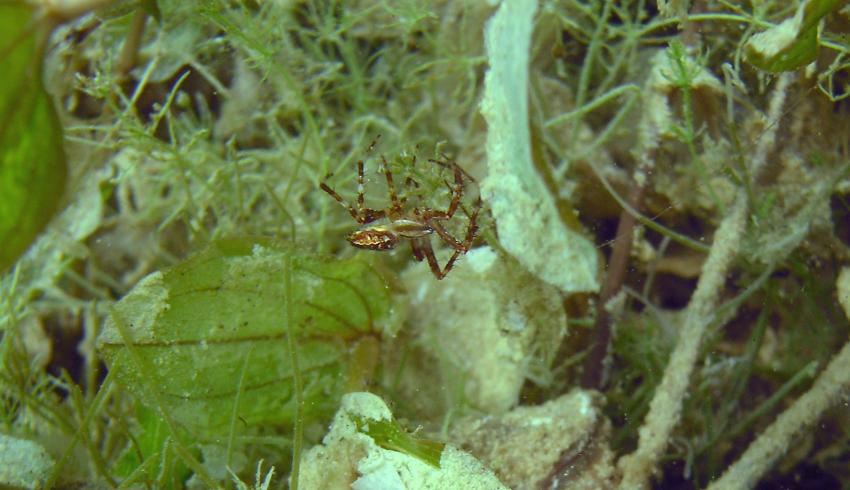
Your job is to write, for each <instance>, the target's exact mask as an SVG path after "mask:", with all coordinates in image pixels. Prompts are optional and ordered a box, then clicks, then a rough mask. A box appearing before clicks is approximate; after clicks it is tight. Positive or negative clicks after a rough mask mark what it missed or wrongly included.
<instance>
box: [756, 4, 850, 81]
mask: <svg viewBox="0 0 850 490" xmlns="http://www.w3.org/2000/svg"><path fill="white" fill-rule="evenodd" d="M845 4H847V0H809V1H807V2H805V3H804V4H802V5H801V6H800V8H799V9H798V10H797V13H796V14H795V15H794V17H791V18H789V19H786V20H785V21H783V22H782V23H780V24H779V25H776V26H774V27H772V28H770V29H768V30H766V31H764V32H761V33H759V34H756V35H755V36H753V37H752V38H750V40H749V41H747V44H746V46H745V50H746V54H747V60H748V61H749V62H750V63H752V64H753V65H754V66H756V67H757V68H761V69H762V70H767V71H770V72H781V71H791V70H796V69H797V68H800V67H802V66H805V65H807V64H809V63H811V62H812V61H814V60H815V59H816V58H817V56H818V23H819V22H820V20H821V18H823V16H825V15H826V14H828V13H830V12H833V11H835V10H837V9H839V8H841V7H842V6H843V5H845Z"/></svg>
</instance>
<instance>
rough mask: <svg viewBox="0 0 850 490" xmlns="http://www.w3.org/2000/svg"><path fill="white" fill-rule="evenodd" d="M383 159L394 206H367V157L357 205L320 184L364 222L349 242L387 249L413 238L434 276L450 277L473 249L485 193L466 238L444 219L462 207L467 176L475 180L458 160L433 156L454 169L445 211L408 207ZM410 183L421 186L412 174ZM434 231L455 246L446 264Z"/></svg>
mask: <svg viewBox="0 0 850 490" xmlns="http://www.w3.org/2000/svg"><path fill="white" fill-rule="evenodd" d="M377 142H378V139H377V138H376V139H375V140H374V141H372V144H371V145H369V148H368V149H367V150H366V152H367V153H368V152H370V151H371V150H372V148H374V147H375V144H376V143H377ZM381 161H382V162H383V172H384V176H385V177H386V179H387V190H388V191H389V196H390V207H389V208H387V209H372V208H367V207H365V206H364V198H363V194H364V184H363V181H364V178H363V160H358V161H357V205H356V207H355V206H352V205H351V204H349V203H348V202H347V201H346V200H345V199H343V198H342V197H341V196H340V195H339V194H337V193H336V191H334V190H333V189H331V188H330V187H328V185H327V184H326V183H325V182H322V183H320V184H319V187H320V188H321V189H322V190H323V191H325V192H327V193H328V194H329V195H330V196H331V197H333V198H334V199H336V201H337V202H338V203H340V204H341V205H342V206H343V207H344V208H345V209H346V210H347V211H348V213H349V214H350V215H351V217H352V218H354V219H355V220H356V221H357V222H358V223H360V229H358V230H355V231H353V232H351V233H350V234H349V235H348V241H349V243H351V244H352V245H353V246H355V247H358V248H365V249H370V250H379V251H383V250H392V249H394V248H395V247H396V245H398V244H399V242H401V240H405V239H406V240H410V247H411V249H412V250H413V257H414V258H415V259H416V261H417V262H422V260H427V261H428V266H429V267H430V268H431V272H432V273H433V274H434V277H436V278H437V279H442V278H444V277H446V274H448V273H449V271H450V270H452V266H454V264H455V261H457V259H458V257H460V256H461V255H462V254H465V253H466V252H468V251H469V248H470V246H471V245H472V241H473V239H475V232H476V231H477V230H478V225H477V223H476V219H477V217H478V212H479V211H480V210H481V197H480V196H479V197H478V198H476V200H475V203H474V205H473V211H472V214H471V215H468V216H469V225H468V227H467V229H466V236H465V237H464V239H463V240H462V241H461V240H458V239H457V238H455V237H453V236H452V235H451V234H450V233H449V232H448V231H447V230H446V228H445V227H444V225H443V223H445V222H447V221H448V220H450V219H452V217H453V216H454V215H455V213H456V212H457V210H458V209H459V208H460V207H461V206H460V201H461V198H463V193H464V190H465V187H466V185H465V182H464V178H465V179H466V180H469V181H470V182H474V181H475V180H474V179H473V178H472V176H470V175H469V174H468V173H466V171H464V170H463V169H462V168H460V166H459V165H458V164H457V163H455V162H451V161H448V160H429V162H431V163H434V164H436V165H440V166H442V167H444V168H448V169H450V170H452V171H453V174H454V186H452V185H451V184H449V183H448V182H447V181H444V183H445V184H446V185H447V186H448V187H449V189H451V191H452V200H451V203H449V207H448V209H446V210H445V211H441V210H438V209H432V208H429V207H412V208H410V209H405V204H406V203H407V198H406V197H402V198H399V197H398V194H397V192H396V187H395V183H394V181H393V174H392V171H390V168H389V165H388V164H387V160H386V158H384V156H383V155H382V156H381ZM413 163H414V164H415V163H416V158H415V157H414V159H413ZM329 177H330V174H328V176H326V177H325V180H326V181H327V178H329ZM409 185H413V186H416V187H418V186H419V184H418V183H417V182H416V181H414V180H413V179H412V178H410V177H408V178H407V179H406V180H405V186H409ZM464 212H465V211H464ZM376 222H377V223H376ZM434 234H436V235H437V236H438V237H440V239H442V240H443V242H444V243H446V244H447V245H448V246H449V247H451V248H452V249H454V253H452V256H451V257H450V258H449V261H448V262H446V265H445V266H444V267H442V268H441V267H440V264H439V263H438V262H437V257H436V256H435V255H434V249H433V247H432V246H431V235H434Z"/></svg>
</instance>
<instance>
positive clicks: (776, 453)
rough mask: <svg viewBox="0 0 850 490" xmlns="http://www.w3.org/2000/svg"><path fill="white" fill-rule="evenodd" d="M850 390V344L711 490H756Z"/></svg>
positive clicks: (845, 346) (709, 487)
mask: <svg viewBox="0 0 850 490" xmlns="http://www.w3.org/2000/svg"><path fill="white" fill-rule="evenodd" d="M848 390H850V342H848V343H847V344H845V345H844V347H843V348H842V349H841V352H839V353H838V355H836V356H835V357H834V358H833V359H832V361H831V362H830V363H829V366H827V368H826V369H825V370H824V372H823V373H822V374H821V375H820V376H819V377H818V379H817V381H815V384H814V386H812V389H810V390H809V391H807V392H806V393H805V394H804V395H803V396H801V397H800V398H799V399H798V400H797V401H795V402H794V404H793V405H791V407H790V408H789V409H788V410H786V411H785V412H783V413H782V414H781V415H780V416H779V417H778V418H777V419H776V421H775V422H774V423H773V424H771V425H770V427H768V428H767V429H766V430H765V431H764V432H763V433H762V434H761V435H760V436H759V437H758V439H756V440H755V441H754V442H753V443H752V444H750V447H749V448H747V451H746V452H744V454H743V455H742V456H741V457H740V458H738V460H737V461H736V462H735V463H734V464H733V465H732V466H730V467H729V469H727V470H726V473H724V474H723V476H722V477H720V479H718V480H716V481H715V482H714V483H712V484H711V485H709V486H708V488H707V490H719V489H724V490H734V489H747V488H753V487H754V486H755V484H756V483H758V480H759V478H761V476H762V475H763V474H764V473H765V472H766V471H767V470H768V469H770V467H771V466H772V465H773V463H774V462H775V461H776V460H777V459H778V458H779V457H780V456H782V455H783V454H785V452H786V451H787V450H788V446H789V444H790V443H791V441H792V439H793V438H794V436H796V435H798V434H799V433H801V432H802V431H803V430H805V429H806V428H807V427H810V426H811V425H813V424H814V423H815V422H816V421H817V420H818V419H819V418H820V416H821V414H823V412H824V411H825V410H827V409H828V408H830V407H831V406H832V405H834V404H835V402H837V401H838V400H840V399H841V396H842V395H844V394H846V393H847V391H848Z"/></svg>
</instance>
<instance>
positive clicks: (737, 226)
mask: <svg viewBox="0 0 850 490" xmlns="http://www.w3.org/2000/svg"><path fill="white" fill-rule="evenodd" d="M790 82H791V76H790V75H787V74H786V75H783V76H781V77H780V78H779V80H778V81H777V83H776V87H775V89H774V91H773V94H772V95H771V99H770V103H769V104H768V113H767V117H768V120H769V121H771V123H770V125H769V126H768V128H767V130H766V131H765V133H764V135H763V136H762V138H761V139H760V141H759V144H758V146H757V147H756V148H755V151H754V153H753V158H752V160H751V162H752V163H751V169H750V175H753V176H757V175H758V171H759V169H760V168H761V167H763V166H764V163H765V160H766V159H767V152H768V149H769V148H771V147H772V146H773V144H774V142H775V139H776V130H777V125H776V123H775V121H778V120H779V117H780V116H781V114H782V107H783V105H784V102H785V98H786V94H787V89H788V85H789V84H790ZM748 209H749V199H748V194H747V193H746V192H743V191H741V192H739V193H738V195H737V197H736V199H735V202H734V203H733V204H732V207H731V208H730V209H729V211H728V214H727V215H726V217H725V218H723V221H722V222H721V223H720V226H719V227H718V228H717V231H716V233H715V237H714V244H713V245H712V247H711V251H710V252H709V254H708V258H707V259H706V261H705V263H704V264H703V269H702V274H701V275H700V279H699V282H698V283H697V287H696V290H695V291H694V294H693V296H692V297H691V301H690V302H689V303H688V307H687V309H686V310H685V315H684V318H685V319H684V325H683V326H682V329H681V331H680V332H679V338H678V341H677V343H676V347H675V349H674V350H673V353H672V354H671V355H670V361H669V362H668V363H667V367H666V369H665V371H664V377H663V378H662V379H661V383H659V385H658V387H657V388H656V390H655V396H654V397H653V399H652V402H650V406H649V413H647V416H646V419H645V420H644V423H643V425H642V426H641V428H640V430H639V436H638V447H637V449H636V450H635V451H634V452H633V453H632V454H629V455H627V456H624V457H623V458H621V459H620V461H618V463H617V467H618V470H619V471H620V473H621V475H622V479H621V481H620V486H619V488H621V489H623V490H633V489H641V488H646V486H647V484H648V480H649V477H650V474H651V473H652V472H653V471H654V470H655V469H656V468H657V466H658V461H659V460H660V458H661V456H662V455H663V452H664V450H665V449H666V447H667V444H668V442H669V441H670V434H671V433H672V431H673V428H674V427H675V426H676V424H678V423H679V418H680V417H681V414H682V402H683V399H684V396H685V392H686V390H687V388H688V384H689V381H690V376H691V372H692V371H693V369H694V365H695V364H696V361H697V356H698V355H699V347H700V343H701V342H702V338H703V335H704V334H705V330H706V328H707V327H708V325H709V324H710V323H711V322H712V321H713V320H714V315H715V312H716V306H717V300H718V297H719V294H720V290H721V288H722V287H723V283H724V281H725V279H726V272H727V271H728V269H729V267H730V266H731V264H732V260H733V259H734V257H735V255H736V254H737V252H738V250H739V246H740V243H741V239H742V237H743V234H744V230H745V229H746V222H747V216H748Z"/></svg>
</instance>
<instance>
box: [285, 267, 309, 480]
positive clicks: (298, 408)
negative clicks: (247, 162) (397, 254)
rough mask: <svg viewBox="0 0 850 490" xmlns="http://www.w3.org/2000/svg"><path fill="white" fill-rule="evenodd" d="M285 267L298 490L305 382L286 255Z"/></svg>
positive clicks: (294, 470) (293, 476)
mask: <svg viewBox="0 0 850 490" xmlns="http://www.w3.org/2000/svg"><path fill="white" fill-rule="evenodd" d="M284 260H285V261H286V263H285V264H284V266H283V283H284V284H283V288H284V303H285V305H284V306H285V308H286V348H287V350H288V351H289V362H290V365H291V366H292V385H293V386H292V389H293V392H294V394H295V424H294V425H295V427H294V429H293V432H292V472H291V473H290V475H289V488H290V490H298V473H299V470H300V468H301V449H302V445H303V443H304V391H303V390H304V382H303V380H302V379H301V367H300V366H299V364H298V347H297V345H296V342H295V326H294V325H292V323H293V315H292V256H291V255H290V254H287V255H286V258H285V259H284Z"/></svg>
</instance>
